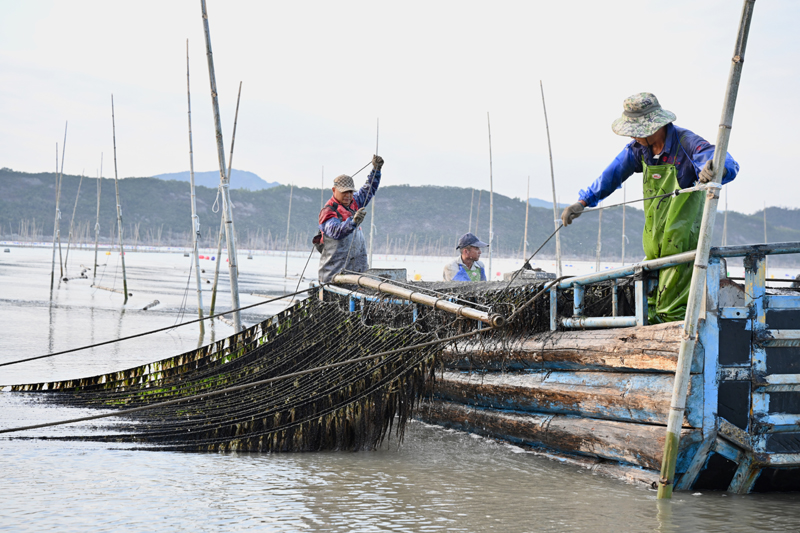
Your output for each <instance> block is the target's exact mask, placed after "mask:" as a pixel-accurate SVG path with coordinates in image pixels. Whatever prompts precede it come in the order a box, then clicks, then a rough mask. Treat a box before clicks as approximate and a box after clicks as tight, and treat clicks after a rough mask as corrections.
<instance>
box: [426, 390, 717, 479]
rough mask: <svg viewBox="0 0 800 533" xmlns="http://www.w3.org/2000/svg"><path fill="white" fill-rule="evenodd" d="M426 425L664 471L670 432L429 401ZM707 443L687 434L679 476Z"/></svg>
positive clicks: (691, 432)
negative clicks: (665, 445) (666, 442)
mask: <svg viewBox="0 0 800 533" xmlns="http://www.w3.org/2000/svg"><path fill="white" fill-rule="evenodd" d="M417 416H418V417H419V418H420V419H421V420H423V421H425V422H428V423H431V424H438V425H442V426H445V427H450V428H454V429H460V430H462V431H469V432H471V433H477V434H479V435H484V436H487V437H493V438H498V439H503V440H507V441H511V442H515V443H518V444H526V445H529V446H544V447H547V448H550V449H554V450H558V451H562V452H566V453H575V454H580V455H589V456H593V457H601V458H604V459H610V460H613V461H621V462H623V463H629V464H633V465H637V466H641V467H644V468H650V469H654V470H659V469H660V468H661V453H662V451H663V448H664V436H665V433H664V427H663V426H654V425H649V424H634V423H626V422H614V421H611V420H597V419H591V418H578V417H573V416H566V415H532V414H530V415H529V414H519V413H509V412H503V411H497V410H493V409H474V408H471V407H467V406H465V405H461V404H456V403H450V402H438V401H432V402H430V401H429V402H423V403H422V404H421V405H420V408H419V410H418V415H417ZM701 439H702V433H701V431H700V430H697V429H684V430H682V432H681V443H680V446H681V448H680V455H679V457H678V472H683V471H685V469H686V467H687V465H688V459H690V457H691V455H692V454H693V452H694V449H695V448H696V447H697V445H698V444H699V442H700V440H701Z"/></svg>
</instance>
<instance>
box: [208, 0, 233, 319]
mask: <svg viewBox="0 0 800 533" xmlns="http://www.w3.org/2000/svg"><path fill="white" fill-rule="evenodd" d="M200 4H201V8H202V12H203V27H204V30H205V36H206V53H207V57H208V79H209V82H210V84H211V101H212V108H213V112H214V125H215V127H216V131H217V158H218V159H219V178H220V182H221V186H222V209H223V211H224V214H225V239H226V241H227V243H228V270H229V272H230V288H231V306H232V308H233V309H235V311H233V324H234V329H235V330H236V331H237V332H238V331H240V330H241V329H242V322H241V318H240V316H239V311H238V309H239V280H238V271H237V266H236V238H235V232H234V228H233V210H232V209H231V199H230V191H229V188H230V183H229V178H228V175H227V173H226V171H225V149H224V147H223V142H222V123H221V120H220V116H219V99H218V93H217V80H216V75H215V74H214V56H213V54H212V52H211V33H210V30H209V28H208V13H207V11H206V0H200ZM240 87H241V84H240ZM231 146H233V145H231ZM218 260H219V259H218Z"/></svg>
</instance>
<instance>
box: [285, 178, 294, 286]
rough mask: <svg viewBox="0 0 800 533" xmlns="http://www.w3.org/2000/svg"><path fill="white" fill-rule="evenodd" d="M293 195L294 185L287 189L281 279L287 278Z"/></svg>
mask: <svg viewBox="0 0 800 533" xmlns="http://www.w3.org/2000/svg"><path fill="white" fill-rule="evenodd" d="M293 193H294V183H292V185H291V188H290V189H289V213H288V214H287V215H286V261H285V264H284V267H283V277H284V278H288V277H289V228H290V227H291V221H292V195H293Z"/></svg>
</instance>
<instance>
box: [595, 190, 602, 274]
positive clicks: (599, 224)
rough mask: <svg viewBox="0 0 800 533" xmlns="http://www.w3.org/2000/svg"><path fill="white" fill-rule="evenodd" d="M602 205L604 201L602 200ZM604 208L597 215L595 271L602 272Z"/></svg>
mask: <svg viewBox="0 0 800 533" xmlns="http://www.w3.org/2000/svg"><path fill="white" fill-rule="evenodd" d="M601 205H602V202H601ZM603 211H604V210H603V209H601V210H600V214H599V215H598V217H597V264H596V265H595V268H594V271H595V272H600V251H601V250H602V249H603V239H602V234H603Z"/></svg>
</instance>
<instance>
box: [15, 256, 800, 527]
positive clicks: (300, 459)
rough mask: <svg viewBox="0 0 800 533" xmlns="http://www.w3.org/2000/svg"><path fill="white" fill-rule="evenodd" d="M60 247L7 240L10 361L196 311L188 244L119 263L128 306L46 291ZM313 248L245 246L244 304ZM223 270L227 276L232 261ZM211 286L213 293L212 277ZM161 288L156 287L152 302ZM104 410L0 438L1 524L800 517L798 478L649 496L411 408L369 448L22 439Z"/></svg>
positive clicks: (208, 271)
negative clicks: (258, 450)
mask: <svg viewBox="0 0 800 533" xmlns="http://www.w3.org/2000/svg"><path fill="white" fill-rule="evenodd" d="M50 257H51V256H50V251H48V250H44V249H35V248H17V247H15V248H11V252H10V253H0V328H1V329H0V330H1V331H2V335H0V363H2V362H7V361H13V360H18V359H21V358H25V357H31V356H35V355H42V354H46V353H49V352H52V351H58V350H63V349H68V348H73V347H77V346H81V345H86V344H90V343H93V342H99V341H104V340H107V339H111V338H115V337H118V336H124V335H130V334H134V333H138V332H141V331H147V330H151V329H156V328H161V327H166V326H171V325H173V324H174V323H175V322H176V321H180V320H188V319H191V318H194V317H195V316H196V310H195V302H196V293H195V285H194V281H193V279H191V280H190V278H189V265H190V260H189V258H185V257H183V255H182V254H180V253H177V254H175V253H173V254H158V253H135V252H129V253H128V254H127V255H126V266H127V267H128V276H129V277H128V284H129V292H131V293H133V296H132V297H131V298H130V300H129V302H128V305H127V306H124V307H123V305H122V295H121V294H117V293H113V292H109V291H104V290H99V289H93V288H91V287H90V284H91V281H86V280H72V281H69V282H66V283H63V282H62V283H61V285H60V287H58V288H57V289H56V290H55V291H54V299H53V304H52V305H51V304H50V302H49V284H50ZM242 257H245V255H244V254H243V256H242ZM92 259H93V254H92V253H90V252H86V251H77V252H76V251H74V250H71V251H70V267H69V270H68V276H70V277H72V276H78V275H79V274H80V271H81V268H80V264H81V263H83V264H84V265H91V263H92ZM306 259H307V255H305V254H295V255H292V256H290V258H289V263H288V272H289V276H290V278H289V279H284V277H283V273H284V269H285V268H286V267H285V258H284V257H283V256H282V255H259V254H255V255H254V256H253V259H252V260H247V259H242V260H240V267H241V279H240V288H241V292H242V298H241V300H242V302H241V303H242V304H243V305H247V304H250V303H256V302H263V301H264V300H265V299H264V298H262V297H259V296H254V295H251V294H249V293H251V292H252V293H258V294H266V295H269V294H272V295H277V294H281V293H284V292H291V291H293V290H294V289H295V287H296V286H297V284H298V279H299V274H300V272H301V271H302V269H303V266H304V265H305V262H306ZM444 260H445V259H444V258H413V257H405V258H403V257H399V258H397V257H389V258H383V256H376V258H375V263H376V266H380V267H389V266H400V267H405V268H408V269H409V276H410V277H411V276H412V275H413V274H417V273H419V274H420V275H421V277H423V279H429V280H434V279H438V277H439V276H440V275H441V274H440V273H441V265H442V263H443V262H444ZM73 261H74V263H73ZM315 262H316V257H315V258H312V260H311V264H310V265H309V272H307V273H306V275H307V276H308V275H309V273H310V274H311V275H312V276H313V275H314V271H315V268H316V264H315ZM100 263H104V267H101V270H100V271H98V278H99V279H98V284H99V285H103V286H108V287H116V288H119V287H121V284H122V283H121V277H120V276H121V273H120V271H119V265H118V254H112V255H108V256H106V255H105V254H104V252H103V254H102V255H101V261H100ZM201 263H202V267H201V268H203V269H205V272H204V273H202V276H203V279H204V280H205V279H213V265H214V263H213V262H211V261H208V260H204V261H202V262H201ZM495 263H496V264H499V267H498V269H511V268H514V263H515V261H512V260H501V261H498V260H495ZM223 266H224V264H223ZM570 268H586V265H585V264H584V265H578V264H577V263H576V265H575V266H573V267H570ZM101 271H102V280H101V279H100V278H101ZM587 271H588V270H587ZM221 274H222V279H223V280H226V279H227V272H226V269H225V268H223V269H222V272H221ZM88 276H89V277H90V278H91V272H89V273H88ZM187 282H188V283H187ZM187 286H188V291H187ZM305 286H307V285H306V282H303V283H301V288H303V287H305ZM203 287H204V290H205V289H209V290H210V284H205V282H204V285H203ZM225 287H226V284H225V283H224V281H223V290H222V291H221V292H220V295H219V298H220V301H219V302H218V306H219V307H220V308H221V309H227V308H229V302H230V297H229V295H228V294H227V292H226V290H227V289H226V288H225ZM203 297H204V303H205V305H206V307H208V305H209V303H210V292H204V293H203ZM154 300H158V301H159V302H160V303H159V304H158V305H157V306H155V307H154V308H152V309H150V310H147V311H143V310H142V308H143V307H144V306H145V305H147V304H149V303H151V302H152V301H154ZM184 301H185V302H186V304H187V305H186V310H185V311H183V312H182V311H181V310H182V308H183V305H182V304H183V302H184ZM284 305H285V304H283V303H280V302H276V303H272V304H268V305H264V306H260V307H256V308H254V309H253V310H251V311H248V312H246V313H244V315H243V320H244V321H245V322H246V323H247V324H252V323H254V322H256V321H257V320H261V319H263V318H265V317H267V316H269V315H271V314H273V313H275V312H277V311H280V310H281V309H282V308H283V307H284ZM181 313H183V315H181ZM231 332H232V330H231V328H230V327H228V326H227V325H225V324H224V323H221V322H216V323H215V324H214V325H213V326H209V327H208V328H207V330H206V334H205V336H204V337H203V338H202V339H201V338H200V332H199V328H198V327H197V326H196V325H193V326H186V327H183V328H177V329H173V330H171V331H169V332H165V333H160V334H157V335H154V336H150V337H142V338H139V339H136V340H133V341H127V342H124V343H121V344H114V345H109V346H105V347H100V348H95V349H92V350H87V351H82V352H76V353H73V354H65V355H62V356H57V357H53V358H47V359H42V360H38V361H34V362H31V363H25V364H21V365H14V366H7V367H0V384H12V383H26V382H34V381H44V380H51V379H66V378H70V377H80V376H88V375H95V374H98V373H101V372H107V371H110V370H119V369H123V368H128V367H131V366H135V365H138V364H141V363H144V362H148V361H152V360H156V359H162V358H164V357H167V356H170V355H174V354H176V353H180V352H182V351H186V350H189V349H192V348H194V347H196V346H197V345H198V343H202V344H207V343H208V342H210V341H211V337H212V336H214V337H215V338H221V337H223V336H227V335H229V334H230V333H231ZM88 413H89V411H86V410H81V409H74V408H64V407H59V406H53V405H52V404H50V403H49V402H46V401H43V399H42V397H41V396H40V395H34V394H12V393H8V392H2V393H0V427H2V428H9V427H17V426H21V425H30V424H35V423H40V422H46V421H55V420H63V419H66V418H75V417H79V416H82V415H85V414H88ZM91 413H96V411H91ZM110 420H113V419H105V420H100V421H95V422H91V423H87V424H84V425H76V426H60V427H55V428H47V429H41V430H36V431H34V432H28V433H24V434H15V435H16V437H15V438H8V437H6V436H2V437H0V487H2V489H1V492H0V531H59V532H72V531H76V532H77V531H81V532H82V531H88V530H90V531H96V532H106V531H108V532H111V531H114V532H116V531H132V532H137V531H165V532H178V531H180V532H183V531H215V532H216V531H270V532H271V531H346V532H350V531H356V532H361V531H364V532H367V531H469V532H471V531H504V532H518V531H519V532H525V531H595V532H596V531H681V532H686V531H720V532H723V531H724V532H728V531H798V530H800V505H799V504H800V494H769V495H751V496H733V495H728V494H725V493H714V492H701V493H692V492H685V493H678V494H676V495H675V497H674V499H673V500H672V501H671V502H657V501H656V499H655V492H654V491H650V490H646V489H642V488H638V487H635V486H632V485H627V484H625V483H622V482H620V481H617V480H613V479H609V478H605V477H603V476H598V475H594V474H592V473H591V472H590V471H588V470H584V469H581V468H579V467H575V466H571V465H564V464H560V463H559V462H557V461H554V460H551V459H548V458H546V457H542V456H540V455H538V454H536V453H533V452H531V451H528V450H524V449H522V448H519V447H516V446H511V445H509V444H505V443H498V442H495V441H492V440H489V439H484V438H478V437H475V436H473V435H469V434H464V433H460V432H455V431H449V430H444V429H442V428H438V427H435V426H428V425H425V424H422V423H419V422H415V423H411V424H410V426H409V428H408V432H407V434H406V438H405V440H404V441H403V443H402V444H400V443H398V441H397V439H396V438H392V439H391V440H390V441H389V442H388V443H386V444H385V445H384V446H383V447H382V448H381V449H380V450H378V451H376V452H359V453H349V452H343V453H337V452H326V453H305V454H283V455H269V454H241V453H239V454H225V455H221V454H213V453H207V454H203V453H191V454H182V453H172V452H153V451H137V450H132V449H130V448H128V447H126V446H121V445H117V444H113V445H112V444H98V443H85V442H70V441H64V442H61V441H54V440H42V439H35V438H34V439H32V438H30V437H40V436H65V435H73V434H86V433H88V432H103V431H106V430H107V429H106V428H107V427H108V426H110V425H111V424H113V422H112V421H110ZM20 437H23V438H20Z"/></svg>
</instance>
